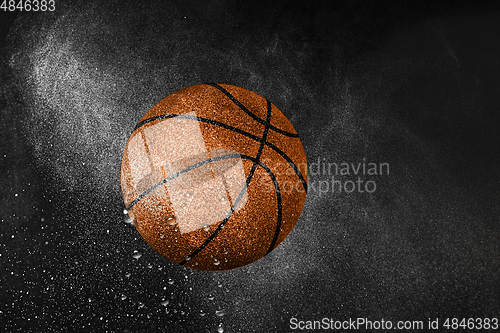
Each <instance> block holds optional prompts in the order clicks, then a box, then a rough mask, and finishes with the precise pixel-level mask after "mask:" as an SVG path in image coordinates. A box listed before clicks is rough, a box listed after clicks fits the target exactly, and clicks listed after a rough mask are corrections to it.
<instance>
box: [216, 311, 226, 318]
mask: <svg viewBox="0 0 500 333" xmlns="http://www.w3.org/2000/svg"><path fill="white" fill-rule="evenodd" d="M225 314H226V312H224V309H220V310H217V311H215V315H216V316H217V317H222V316H224V315H225Z"/></svg>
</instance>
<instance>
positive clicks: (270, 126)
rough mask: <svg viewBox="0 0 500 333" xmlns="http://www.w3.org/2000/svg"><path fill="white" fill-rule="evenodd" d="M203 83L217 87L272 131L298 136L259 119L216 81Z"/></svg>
mask: <svg viewBox="0 0 500 333" xmlns="http://www.w3.org/2000/svg"><path fill="white" fill-rule="evenodd" d="M205 84H206V85H208V86H211V87H214V88H216V89H218V90H219V91H220V92H222V93H223V94H224V95H226V96H227V97H228V98H229V99H230V100H231V101H232V102H233V103H234V104H236V105H237V106H238V107H239V108H240V109H241V110H242V111H243V112H245V113H246V114H247V115H249V116H250V117H252V118H253V119H254V120H256V121H258V122H259V123H261V124H263V125H266V126H269V128H270V129H272V130H273V131H275V132H277V133H280V134H283V135H285V136H289V137H294V138H298V137H299V134H298V133H291V132H287V131H284V130H282V129H280V128H278V127H276V126H273V125H271V123H269V122H266V121H264V120H262V119H260V118H259V117H258V116H257V115H256V114H255V113H253V112H252V111H250V110H249V109H247V108H246V106H244V105H243V104H242V103H241V102H240V101H238V100H237V99H236V98H235V97H234V96H233V95H232V94H231V93H230V92H229V91H227V90H226V89H224V88H223V87H221V86H220V85H218V84H217V83H205Z"/></svg>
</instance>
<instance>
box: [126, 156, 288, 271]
mask: <svg viewBox="0 0 500 333" xmlns="http://www.w3.org/2000/svg"><path fill="white" fill-rule="evenodd" d="M229 158H243V159H246V160H250V161H252V162H253V161H256V159H255V158H254V157H252V156H248V155H240V154H228V155H222V156H216V157H211V158H209V159H206V160H203V161H200V162H198V163H195V164H193V165H190V166H189V167H187V168H185V169H182V170H181V171H178V172H176V173H174V174H173V175H171V176H169V177H167V178H165V179H163V180H161V181H159V182H158V183H156V184H154V185H153V186H151V187H150V188H148V189H147V190H146V191H144V192H142V193H141V194H140V195H139V196H138V197H137V198H136V199H135V200H134V201H132V202H131V203H130V204H129V205H128V206H127V208H126V210H130V209H131V208H132V207H133V206H134V205H135V204H136V203H137V202H139V201H140V200H141V199H142V198H144V197H145V196H146V195H148V194H149V193H151V192H152V191H154V190H155V189H156V188H158V187H159V186H161V185H163V184H165V183H168V182H169V181H171V180H173V179H175V178H177V177H179V176H181V175H182V174H184V173H186V172H189V171H191V170H193V169H196V168H198V167H200V166H203V165H205V164H207V163H210V162H215V161H219V160H224V159H229ZM258 164H259V166H260V167H261V168H263V169H264V170H265V171H266V172H267V174H268V175H269V177H270V178H271V180H272V181H273V184H274V190H275V191H276V195H277V197H276V200H277V205H278V218H279V219H281V216H282V209H283V208H282V202H281V190H280V187H279V183H278V181H277V179H276V177H275V176H274V173H273V172H272V171H271V169H269V167H268V166H267V165H265V164H264V163H262V162H261V161H258ZM245 188H246V185H245ZM241 193H243V192H242V191H241V192H240V196H238V198H237V199H236V201H235V202H236V203H235V204H233V207H236V206H237V205H238V204H239V201H240V200H241ZM233 212H234V210H233V208H231V214H230V215H229V216H227V217H226V218H225V219H224V220H223V221H222V222H221V223H220V224H219V226H218V228H217V229H216V230H215V231H214V233H213V234H212V235H211V236H210V237H209V238H214V237H215V236H217V233H218V232H219V231H220V229H222V228H223V227H224V225H225V223H226V222H227V220H229V218H231V216H232V213H233ZM280 223H281V222H280ZM212 236H213V237H212ZM207 244H208V243H207ZM207 244H205V245H203V244H202V246H200V247H199V248H198V249H199V251H198V249H197V250H195V251H194V252H193V253H192V254H191V259H192V257H193V256H195V255H196V254H198V253H199V252H200V251H201V250H203V248H204V247H205V246H206V245H207ZM273 247H274V245H273ZM267 253H269V251H268V252H267ZM267 253H266V254H267ZM186 262H187V261H186ZM180 264H181V265H183V264H185V262H184V263H183V262H181V263H180Z"/></svg>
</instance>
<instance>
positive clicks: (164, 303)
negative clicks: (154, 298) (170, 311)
mask: <svg viewBox="0 0 500 333" xmlns="http://www.w3.org/2000/svg"><path fill="white" fill-rule="evenodd" d="M168 303H170V301H169V300H168V299H167V300H164V301H163V302H161V305H163V306H167V305H168Z"/></svg>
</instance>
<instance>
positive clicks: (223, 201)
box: [219, 197, 227, 203]
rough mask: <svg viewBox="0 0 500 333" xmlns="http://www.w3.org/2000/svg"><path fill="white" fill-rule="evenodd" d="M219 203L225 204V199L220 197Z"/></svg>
mask: <svg viewBox="0 0 500 333" xmlns="http://www.w3.org/2000/svg"><path fill="white" fill-rule="evenodd" d="M219 202H221V203H225V202H227V197H220V198H219Z"/></svg>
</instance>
